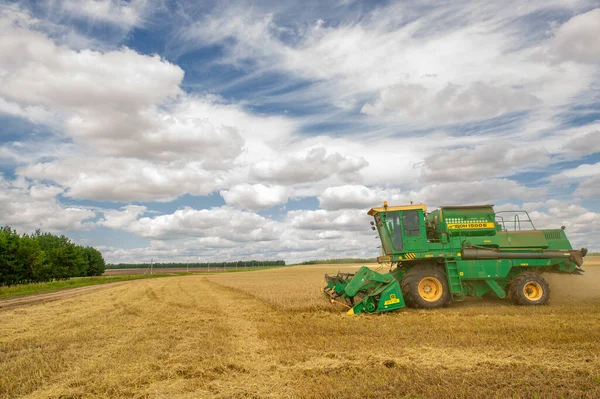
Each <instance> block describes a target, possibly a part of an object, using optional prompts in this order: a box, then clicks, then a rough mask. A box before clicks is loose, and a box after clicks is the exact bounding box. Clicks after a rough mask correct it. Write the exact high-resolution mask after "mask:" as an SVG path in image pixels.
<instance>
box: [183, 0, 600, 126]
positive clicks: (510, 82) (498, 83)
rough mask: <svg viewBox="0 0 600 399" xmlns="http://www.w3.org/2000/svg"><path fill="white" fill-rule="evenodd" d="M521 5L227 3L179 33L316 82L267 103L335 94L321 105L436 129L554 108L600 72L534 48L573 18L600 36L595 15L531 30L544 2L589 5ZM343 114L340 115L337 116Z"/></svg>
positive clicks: (228, 58)
mask: <svg viewBox="0 0 600 399" xmlns="http://www.w3.org/2000/svg"><path fill="white" fill-rule="evenodd" d="M521 5H522V4H521V3H519V2H516V1H515V2H508V3H506V2H505V3H502V5H500V4H499V3H488V4H477V5H474V4H467V3H464V2H455V3H443V4H436V5H435V6H432V7H427V8H426V9H424V8H423V7H422V5H420V4H401V5H400V4H390V5H388V6H382V7H377V8H375V9H374V10H373V11H371V12H370V13H367V14H365V15H362V16H361V17H360V18H356V19H347V20H344V19H342V20H341V21H339V22H337V23H329V22H328V21H326V20H323V19H320V18H315V19H314V20H308V21H306V20H304V21H302V20H300V21H294V22H290V21H286V20H285V17H281V16H279V15H273V14H271V13H269V12H268V11H264V12H263V11H261V10H260V8H258V7H256V8H253V9H250V10H248V9H244V10H240V9H238V8H236V7H227V8H218V9H217V11H214V12H212V13H210V14H207V15H206V16H205V19H203V20H201V21H196V22H194V23H193V24H191V25H189V26H186V27H184V28H182V32H180V37H181V38H182V39H183V40H184V41H186V42H187V43H188V45H191V46H194V45H196V46H197V45H200V46H204V45H220V46H222V48H223V49H224V57H223V58H222V59H221V60H220V61H219V62H223V63H225V64H231V65H234V66H235V67H237V68H240V69H244V68H250V69H252V70H253V71H257V72H255V73H256V75H259V74H261V73H278V74H284V75H285V76H286V77H287V79H285V84H288V83H289V81H290V80H291V81H299V82H311V84H310V85H307V86H306V89H305V90H298V91H295V92H294V94H293V96H289V95H287V94H282V95H280V96H277V95H274V96H273V95H267V98H265V101H268V102H271V103H280V104H281V103H282V102H289V103H292V104H297V103H299V102H304V103H306V102H307V101H310V102H313V103H314V102H318V103H319V104H322V103H323V104H326V103H328V105H329V107H323V109H324V110H326V112H332V109H331V107H338V106H339V107H341V109H345V110H352V109H353V108H354V104H357V105H359V106H361V105H362V111H363V113H364V114H365V115H370V116H373V117H374V118H375V117H376V118H381V117H382V116H389V117H390V118H391V120H392V121H396V122H403V123H409V124H411V125H415V124H417V125H428V126H429V125H432V124H446V123H454V122H465V121H472V120H482V119H488V118H493V117H498V116H501V115H504V114H507V113H513V112H517V111H535V110H538V109H539V108H540V107H541V108H543V109H552V108H553V107H555V106H558V105H565V104H568V103H569V102H571V101H572V98H573V95H575V94H577V93H579V92H580V91H581V90H583V89H585V88H587V85H588V83H589V82H590V81H592V80H593V79H594V78H595V72H594V70H593V69H590V68H588V67H586V66H583V65H573V66H570V68H568V69H565V68H560V67H557V66H556V65H554V64H552V63H547V62H545V59H541V58H540V57H536V56H535V54H536V53H539V52H544V51H548V49H549V48H550V47H551V46H552V43H555V44H556V43H560V42H561V40H562V39H561V38H562V37H563V35H564V34H563V33H562V31H563V30H564V31H569V29H570V28H569V25H571V24H572V25H576V24H577V19H578V18H580V19H582V20H585V21H586V24H585V26H583V27H582V28H580V29H579V30H578V31H582V32H585V35H584V36H585V38H587V37H589V38H593V37H596V36H598V35H596V34H595V29H596V26H597V25H598V24H596V26H594V25H593V22H594V21H595V19H594V18H595V13H594V12H592V13H591V16H587V14H590V13H587V14H582V15H580V16H576V17H574V18H573V21H574V22H572V23H571V21H569V22H567V23H566V24H565V25H564V26H563V27H561V28H559V29H558V31H557V35H556V37H554V38H552V37H551V38H548V35H542V34H539V33H540V32H539V30H541V29H543V28H540V27H539V26H540V24H544V23H548V22H550V23H551V22H553V21H548V19H549V18H545V19H543V20H542V21H541V22H540V24H538V25H536V27H535V28H532V26H531V20H532V19H533V18H537V19H539V17H538V16H539V15H541V14H544V13H546V12H547V11H548V10H552V12H553V13H555V14H560V15H569V14H570V15H572V14H574V13H577V12H581V11H582V10H584V9H585V7H586V5H585V4H584V3H582V2H572V3H564V2H555V1H552V2H542V1H535V2H529V3H528V5H527V6H526V7H521ZM553 15H554V14H553ZM278 17H279V18H278ZM592 19H594V20H593V21H592ZM588 20H590V21H591V22H590V21H588ZM536 21H537V20H536ZM541 26H544V25H541ZM582 37H583V36H582ZM568 38H570V36H568V37H567V40H565V43H567V42H568ZM588 42H589V40H587V39H585V43H586V44H585V46H587V43H588ZM198 43H199V44H198ZM576 43H577V44H578V45H579V44H580V43H581V40H579V41H576ZM594 43H595V42H594ZM585 46H584V47H585ZM542 58H543V57H542ZM596 58H598V57H596ZM239 83H240V85H242V86H243V85H244V84H245V83H246V82H245V81H244V80H240V82H239ZM273 91H274V92H277V90H273ZM282 91H283V92H284V93H287V91H286V90H282ZM348 105H350V106H348ZM348 115H350V113H349V112H340V113H339V116H340V118H345V117H347V116H348ZM342 120H343V119H342ZM388 122H389V121H388Z"/></svg>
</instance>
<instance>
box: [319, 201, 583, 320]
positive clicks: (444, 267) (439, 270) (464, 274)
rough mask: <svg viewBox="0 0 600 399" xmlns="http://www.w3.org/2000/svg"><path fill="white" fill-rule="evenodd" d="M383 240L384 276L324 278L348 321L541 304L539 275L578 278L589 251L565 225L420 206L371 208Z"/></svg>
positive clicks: (546, 292) (480, 210) (545, 290)
mask: <svg viewBox="0 0 600 399" xmlns="http://www.w3.org/2000/svg"><path fill="white" fill-rule="evenodd" d="M368 214H369V215H371V216H373V221H372V222H371V225H372V228H373V230H377V232H378V234H379V238H380V240H381V248H382V252H383V255H382V256H380V257H378V258H377V259H378V262H379V263H382V264H387V265H389V268H390V270H389V272H388V273H385V274H382V273H379V272H376V271H373V270H371V269H369V268H368V267H366V266H363V267H362V268H361V269H360V270H359V271H358V272H357V273H356V274H349V273H338V275H336V276H329V275H325V279H326V281H327V286H326V287H325V288H324V290H323V291H324V292H325V293H326V294H327V295H328V296H329V298H330V299H331V300H332V302H344V303H345V304H346V305H347V306H348V307H350V310H349V311H348V313H349V314H356V313H361V312H367V313H372V312H385V311H390V310H396V309H399V308H402V307H404V306H409V307H414V308H426V309H431V308H438V307H443V306H446V305H448V304H449V303H450V302H451V301H453V300H455V301H461V300H464V299H465V297H467V296H471V297H481V296H482V295H484V294H486V293H488V292H493V293H494V294H495V295H497V296H498V297H499V298H505V297H507V296H508V297H510V298H511V299H512V301H513V302H515V303H516V304H519V305H544V304H546V303H547V302H548V299H549V297H550V287H549V286H548V283H547V282H546V280H545V279H544V278H543V276H542V275H541V274H542V273H544V272H546V273H569V274H581V273H583V271H582V269H581V267H582V265H583V258H584V257H585V255H586V254H587V249H585V248H582V249H579V250H574V249H573V248H572V247H571V244H570V242H569V240H568V239H567V237H566V235H565V228H564V226H563V227H561V228H557V229H544V230H537V229H536V228H535V226H534V225H533V221H532V220H531V218H530V217H529V214H528V213H527V212H526V211H523V210H515V211H503V212H494V207H493V205H489V204H488V205H470V206H444V207H440V208H438V209H436V210H434V211H432V212H429V213H428V212H427V207H426V206H425V205H424V204H414V205H413V204H411V205H401V206H388V205H387V202H384V206H383V207H378V208H372V209H370V210H369V212H368Z"/></svg>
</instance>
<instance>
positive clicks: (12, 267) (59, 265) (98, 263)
mask: <svg viewBox="0 0 600 399" xmlns="http://www.w3.org/2000/svg"><path fill="white" fill-rule="evenodd" d="M104 268H105V263H104V258H103V257H102V254H101V253H100V252H99V251H98V250H97V249H95V248H92V247H83V246H81V245H76V244H74V243H73V242H72V241H71V240H70V239H69V238H68V237H65V236H64V235H61V236H57V235H54V234H51V233H42V232H41V231H40V230H36V231H35V233H33V234H23V235H19V234H17V232H16V230H13V229H12V228H11V227H10V226H4V227H2V228H1V229H0V286H2V285H14V284H26V283H35V282H47V281H53V280H66V279H69V278H71V277H84V276H100V275H102V273H104Z"/></svg>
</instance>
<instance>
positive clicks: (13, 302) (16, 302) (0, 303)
mask: <svg viewBox="0 0 600 399" xmlns="http://www.w3.org/2000/svg"><path fill="white" fill-rule="evenodd" d="M134 281H136V280H130V281H117V282H114V283H106V284H99V285H91V286H88V287H78V288H67V289H64V290H61V291H57V292H50V293H47V294H32V295H26V296H22V297H18V298H9V299H0V309H8V308H14V307H17V306H26V305H33V304H36V303H44V302H50V301H56V300H59V299H65V298H71V297H73V296H77V295H83V294H88V293H90V292H94V291H98V290H101V289H106V288H110V287H114V286H116V285H121V284H125V283H132V282H134Z"/></svg>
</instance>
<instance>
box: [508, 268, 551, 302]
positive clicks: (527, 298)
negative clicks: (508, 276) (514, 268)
mask: <svg viewBox="0 0 600 399" xmlns="http://www.w3.org/2000/svg"><path fill="white" fill-rule="evenodd" d="M509 294H510V298H511V300H512V301H513V302H514V303H515V305H519V306H542V305H545V304H547V303H548V299H550V286H549V285H548V282H547V281H546V280H545V279H544V278H543V277H542V276H540V275H539V274H536V273H531V272H526V273H521V274H519V275H518V276H517V277H515V278H514V279H513V280H512V281H511V282H510V288H509Z"/></svg>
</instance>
